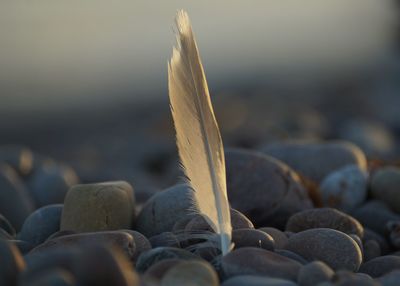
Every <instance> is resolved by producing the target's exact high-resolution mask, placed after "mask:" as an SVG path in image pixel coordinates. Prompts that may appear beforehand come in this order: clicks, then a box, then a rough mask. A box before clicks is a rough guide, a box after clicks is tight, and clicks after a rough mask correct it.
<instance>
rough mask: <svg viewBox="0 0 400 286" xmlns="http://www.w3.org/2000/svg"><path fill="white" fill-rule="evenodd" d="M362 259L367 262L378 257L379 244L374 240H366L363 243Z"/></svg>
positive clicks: (379, 252) (379, 253)
mask: <svg viewBox="0 0 400 286" xmlns="http://www.w3.org/2000/svg"><path fill="white" fill-rule="evenodd" d="M363 248H364V251H363V254H364V259H363V261H364V262H366V261H369V260H371V259H373V258H375V257H378V256H380V255H381V247H380V246H379V243H378V242H377V241H376V240H373V239H370V240H367V241H366V242H365V243H364V247H363Z"/></svg>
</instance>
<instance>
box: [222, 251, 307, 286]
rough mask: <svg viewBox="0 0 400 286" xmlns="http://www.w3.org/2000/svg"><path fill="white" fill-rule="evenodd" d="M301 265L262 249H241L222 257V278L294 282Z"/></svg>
mask: <svg viewBox="0 0 400 286" xmlns="http://www.w3.org/2000/svg"><path fill="white" fill-rule="evenodd" d="M300 267H301V264H300V263H298V262H297V261H294V260H292V259H289V258H287V257H284V256H281V255H279V254H276V253H274V252H272V251H268V250H265V249H262V248H254V247H242V248H239V249H237V250H234V251H232V252H230V253H228V254H227V255H225V256H223V257H222V261H221V268H222V271H223V273H224V277H226V278H230V277H232V276H237V275H258V276H267V277H273V278H283V279H287V280H292V281H296V279H297V274H298V272H299V270H300Z"/></svg>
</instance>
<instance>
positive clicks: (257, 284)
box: [221, 275, 297, 286]
mask: <svg viewBox="0 0 400 286" xmlns="http://www.w3.org/2000/svg"><path fill="white" fill-rule="evenodd" d="M243 285H246V286H297V284H296V283H294V282H293V281H289V280H285V279H280V278H270V277H263V276H255V275H239V276H235V277H232V278H229V279H228V280H226V281H224V283H222V284H221V286H243Z"/></svg>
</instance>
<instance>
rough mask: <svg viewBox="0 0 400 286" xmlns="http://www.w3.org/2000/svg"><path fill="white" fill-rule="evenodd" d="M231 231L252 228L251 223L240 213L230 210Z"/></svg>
mask: <svg viewBox="0 0 400 286" xmlns="http://www.w3.org/2000/svg"><path fill="white" fill-rule="evenodd" d="M231 224H232V229H241V228H254V225H253V223H252V222H251V221H250V220H249V219H248V218H247V217H246V216H245V215H244V214H242V213H241V212H240V211H238V210H235V209H231Z"/></svg>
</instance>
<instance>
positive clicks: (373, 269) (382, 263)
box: [359, 255, 400, 278]
mask: <svg viewBox="0 0 400 286" xmlns="http://www.w3.org/2000/svg"><path fill="white" fill-rule="evenodd" d="M396 269H400V256H395V255H385V256H379V257H376V258H374V259H371V260H369V261H367V262H365V263H363V264H362V265H361V267H360V271H359V272H362V273H366V274H368V275H370V276H371V277H373V278H377V277H380V276H382V275H385V274H387V273H389V272H391V271H393V270H396Z"/></svg>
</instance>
